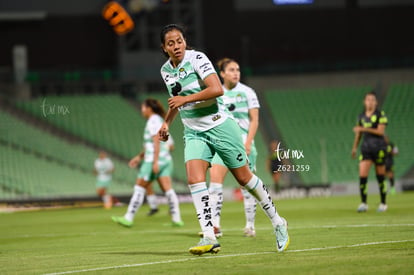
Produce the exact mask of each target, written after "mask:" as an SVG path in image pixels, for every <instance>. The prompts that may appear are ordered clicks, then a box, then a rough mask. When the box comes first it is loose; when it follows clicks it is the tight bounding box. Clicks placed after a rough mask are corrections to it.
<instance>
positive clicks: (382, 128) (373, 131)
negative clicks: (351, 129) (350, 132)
mask: <svg viewBox="0 0 414 275" xmlns="http://www.w3.org/2000/svg"><path fill="white" fill-rule="evenodd" d="M386 126H387V125H386V124H378V127H377V128H364V127H360V128H359V132H361V133H370V134H373V135H377V136H384V134H385V127H386Z"/></svg>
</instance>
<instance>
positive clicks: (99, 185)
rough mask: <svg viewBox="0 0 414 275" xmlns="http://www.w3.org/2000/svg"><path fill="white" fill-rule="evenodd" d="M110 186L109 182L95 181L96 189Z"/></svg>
mask: <svg viewBox="0 0 414 275" xmlns="http://www.w3.org/2000/svg"><path fill="white" fill-rule="evenodd" d="M110 184H111V180H97V181H96V188H108V187H109V185H110Z"/></svg>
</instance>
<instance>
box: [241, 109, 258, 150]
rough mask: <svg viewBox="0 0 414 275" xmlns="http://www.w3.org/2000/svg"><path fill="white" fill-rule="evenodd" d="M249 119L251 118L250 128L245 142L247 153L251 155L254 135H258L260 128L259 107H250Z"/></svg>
mask: <svg viewBox="0 0 414 275" xmlns="http://www.w3.org/2000/svg"><path fill="white" fill-rule="evenodd" d="M249 120H250V124H249V130H248V133H247V138H246V142H245V144H244V146H245V148H246V154H247V155H250V150H251V147H252V143H253V140H254V137H255V136H256V133H257V129H258V128H259V109H258V108H252V109H249Z"/></svg>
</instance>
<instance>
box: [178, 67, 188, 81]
mask: <svg viewBox="0 0 414 275" xmlns="http://www.w3.org/2000/svg"><path fill="white" fill-rule="evenodd" d="M186 76H187V72H186V70H185V69H184V68H180V69H179V70H178V77H179V78H180V79H183V78H185V77H186Z"/></svg>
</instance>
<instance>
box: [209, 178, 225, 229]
mask: <svg viewBox="0 0 414 275" xmlns="http://www.w3.org/2000/svg"><path fill="white" fill-rule="evenodd" d="M209 192H210V206H211V210H212V215H213V225H214V226H215V227H218V228H220V218H221V208H222V207H223V184H221V183H216V182H211V183H210V188H209Z"/></svg>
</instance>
